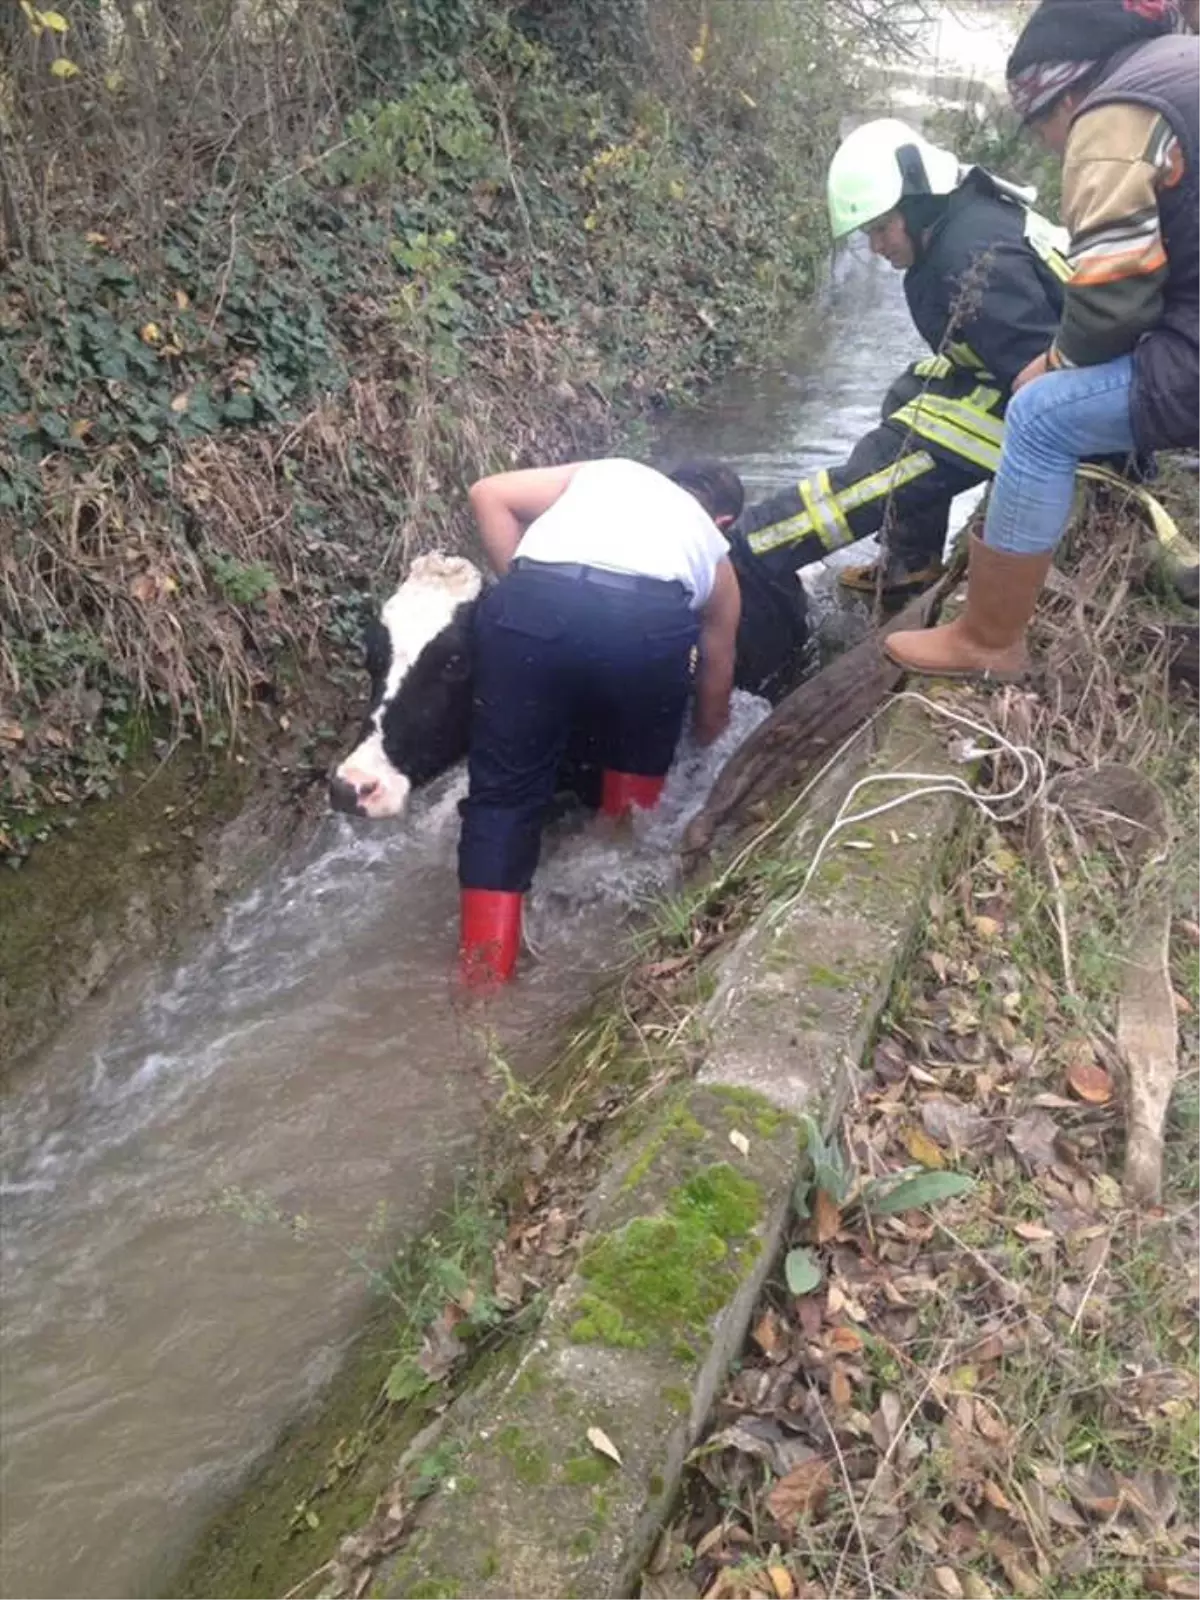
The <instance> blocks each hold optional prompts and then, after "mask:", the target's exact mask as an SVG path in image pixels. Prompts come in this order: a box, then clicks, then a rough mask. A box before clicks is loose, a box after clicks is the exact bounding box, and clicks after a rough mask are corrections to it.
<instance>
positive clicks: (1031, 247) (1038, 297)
mask: <svg viewBox="0 0 1200 1600" xmlns="http://www.w3.org/2000/svg"><path fill="white" fill-rule="evenodd" d="M828 190H829V215H830V221H831V224H832V229H833V234H834V237H835V239H843V238H845V237H846V236H847V235H848V234H850V233H853V232H854V231H855V229H861V230H863V231H864V232H865V233H866V235H867V238H868V239H869V241H870V245H871V249H872V250H873V251H874V253H875V254H876V255H879V256H883V257H884V258H885V260H887V261H888V262H889V263H890V265H891V266H893V267H895V268H896V269H897V270H899V271H903V273H904V292H905V296H906V298H907V300H908V307H909V311H910V312H911V314H912V318H913V321H914V323H915V324H916V326H917V330H918V332H919V333H920V334H921V337H922V338H923V339H924V340H925V342H926V344H928V345H929V347H930V350H931V352H932V354H930V355H928V356H926V357H925V358H924V359H923V360H920V361H915V362H914V363H913V364H912V365H911V366H910V367H909V368H908V369H907V370H906V371H905V372H904V373H902V374H901V376H900V377H899V378H898V379H897V380H896V381H895V383H893V385H892V387H891V388H890V389H889V391H888V393H887V397H886V399H885V400H884V403H883V408H882V413H881V420H880V423H879V426H878V427H876V428H873V429H872V430H871V432H870V433H868V434H866V435H865V436H864V437H863V438H862V439H860V440H859V442H858V444H857V445H856V446H855V448H854V450H853V451H852V452H851V454H850V456H849V459H848V460H846V461H844V462H843V463H842V464H841V465H840V466H836V467H831V468H830V469H829V470H828V471H824V472H819V473H817V474H816V476H815V477H812V478H805V479H802V480H801V481H800V482H799V483H798V484H796V486H795V487H794V488H791V489H787V490H784V491H782V492H781V493H779V494H777V495H773V496H771V497H770V498H769V499H767V500H764V501H761V502H759V503H758V504H757V505H754V506H751V507H749V508H748V509H747V511H746V512H745V514H744V515H743V517H742V518H741V520H740V522H739V524H738V531H739V533H742V534H744V535H745V537H746V539H747V540H748V543H749V547H750V549H751V551H752V552H753V553H754V555H755V556H756V557H757V558H758V560H759V561H760V562H761V563H764V564H765V565H766V566H767V567H768V568H769V569H771V570H772V571H773V572H774V573H776V574H786V575H787V576H788V577H793V575H794V574H795V573H796V572H798V571H799V569H800V568H801V567H805V566H807V565H809V563H811V562H814V561H820V560H822V559H823V558H824V557H825V556H827V555H828V554H829V553H830V551H831V550H835V549H837V548H838V547H839V546H842V545H847V544H851V543H853V542H854V541H855V540H857V539H864V538H866V537H867V536H868V535H869V534H873V533H877V532H879V530H880V528H881V527H884V524H885V516H886V519H887V525H886V530H885V550H884V555H883V558H882V559H883V561H884V571H883V578H882V589H883V592H885V593H888V592H893V593H902V592H904V591H905V590H916V589H920V588H924V587H925V586H926V585H928V584H929V583H932V582H933V581H934V579H936V578H937V576H938V575H939V573H940V571H941V556H942V550H943V548H944V546H945V542H946V532H947V524H948V519H949V514H950V502H951V500H952V499H953V498H954V496H955V495H957V494H961V493H962V491H963V490H964V489H969V488H971V487H973V486H974V485H975V484H978V483H982V482H983V481H984V480H986V479H988V478H990V477H991V476H992V475H993V474H994V473H995V471H996V468H997V466H998V464H999V460H1000V439H1001V433H1002V429H1003V417H1004V409H1005V406H1006V405H1007V403H1008V399H1009V395H1010V393H1011V389H1012V383H1013V379H1014V378H1015V377H1016V376H1017V374H1018V373H1019V372H1020V371H1021V369H1022V367H1024V366H1025V365H1026V363H1027V362H1028V361H1030V360H1031V359H1032V357H1033V356H1035V355H1037V354H1039V353H1040V352H1041V351H1043V350H1045V348H1046V346H1047V345H1048V344H1049V342H1050V339H1051V338H1052V336H1053V333H1054V329H1055V328H1056V327H1057V326H1058V321H1059V316H1060V314H1061V311H1062V294H1063V281H1064V279H1065V278H1066V277H1067V276H1068V274H1069V268H1068V266H1067V263H1066V261H1065V259H1064V257H1063V256H1062V254H1061V253H1060V250H1059V246H1060V245H1065V243H1066V237H1065V235H1064V234H1062V233H1061V232H1060V230H1057V229H1055V228H1053V227H1051V225H1050V224H1049V223H1048V222H1046V221H1045V219H1043V218H1041V217H1039V216H1037V214H1036V213H1035V212H1033V211H1031V210H1029V208H1028V207H1029V203H1030V202H1031V201H1032V199H1033V198H1034V193H1033V191H1031V190H1022V189H1018V188H1016V187H1015V186H1013V185H1010V184H1006V183H1004V182H1003V181H1002V180H1000V179H997V178H995V177H993V176H992V175H991V174H990V173H988V172H986V171H984V170H983V169H982V168H980V167H971V168H969V169H964V168H963V167H962V166H961V165H960V163H959V161H958V158H957V156H955V155H954V154H953V153H952V152H951V151H949V150H943V149H941V148H939V146H937V145H935V144H931V143H930V142H929V141H928V140H927V139H925V138H923V137H922V136H921V134H919V133H918V132H916V130H915V129H913V128H911V127H909V126H908V125H907V123H904V122H900V121H897V120H896V119H894V118H891V117H885V118H883V119H881V120H878V121H874V122H868V123H865V124H864V125H863V126H862V127H860V128H857V129H855V131H854V132H853V133H851V134H850V135H849V137H848V138H846V139H845V140H844V141H843V142H842V144H841V145H840V146H839V148H838V150H837V151H836V153H835V154H834V157H833V161H832V163H831V165H830V168H829V179H828ZM842 582H843V583H845V584H847V585H848V586H850V587H852V588H857V589H865V590H867V591H869V592H873V591H874V589H875V585H876V572H875V567H874V564H872V565H870V566H867V567H858V568H849V569H847V570H846V571H845V572H844V573H843V574H842Z"/></svg>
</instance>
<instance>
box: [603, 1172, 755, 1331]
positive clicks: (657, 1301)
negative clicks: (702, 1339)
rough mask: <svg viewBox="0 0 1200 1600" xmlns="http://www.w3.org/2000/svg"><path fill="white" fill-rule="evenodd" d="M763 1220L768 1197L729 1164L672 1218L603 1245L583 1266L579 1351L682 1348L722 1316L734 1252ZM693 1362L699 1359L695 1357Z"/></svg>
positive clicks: (687, 1186)
mask: <svg viewBox="0 0 1200 1600" xmlns="http://www.w3.org/2000/svg"><path fill="white" fill-rule="evenodd" d="M761 1213H762V1192H761V1190H760V1189H759V1187H758V1185H757V1184H756V1183H755V1182H754V1181H753V1179H751V1178H747V1177H744V1176H743V1175H742V1174H741V1173H740V1172H737V1171H735V1170H734V1168H733V1167H731V1166H730V1165H729V1163H728V1162H725V1161H721V1162H718V1163H716V1165H714V1166H711V1167H705V1168H703V1169H702V1170H701V1171H699V1172H697V1173H695V1174H693V1176H692V1177H691V1178H689V1179H688V1181H687V1182H686V1183H684V1184H682V1185H680V1187H679V1188H678V1189H676V1190H674V1191H673V1193H672V1194H671V1195H670V1196H669V1198H668V1200H667V1205H666V1215H665V1216H657V1217H635V1218H634V1220H633V1221H632V1222H629V1223H627V1224H626V1225H625V1227H623V1228H620V1229H618V1230H617V1231H616V1232H615V1233H611V1234H607V1235H606V1236H605V1237H603V1238H601V1239H598V1240H597V1241H596V1242H595V1243H594V1244H593V1245H592V1246H591V1247H590V1249H589V1250H588V1251H587V1252H586V1253H585V1255H584V1257H583V1260H582V1261H581V1262H580V1267H579V1270H580V1273H581V1275H582V1276H583V1278H584V1279H585V1281H586V1282H587V1284H588V1286H589V1289H588V1292H587V1293H585V1294H584V1295H583V1296H582V1297H581V1298H580V1302H579V1310H580V1316H579V1317H578V1319H577V1320H576V1322H575V1323H574V1325H573V1326H572V1328H571V1337H572V1338H573V1339H575V1340H576V1341H577V1342H579V1343H603V1344H615V1345H618V1346H625V1347H630V1346H633V1347H636V1346H639V1345H643V1344H645V1343H647V1342H648V1341H649V1340H651V1339H661V1340H669V1341H673V1342H674V1343H676V1344H678V1342H679V1341H680V1340H681V1338H682V1336H683V1335H684V1334H686V1333H687V1332H688V1331H698V1330H699V1329H700V1328H702V1327H703V1325H704V1324H705V1323H706V1322H707V1320H708V1319H709V1318H710V1317H711V1316H712V1315H713V1314H714V1313H715V1312H716V1311H717V1310H719V1309H720V1307H721V1306H722V1304H723V1303H724V1301H725V1299H726V1296H727V1294H728V1292H729V1290H730V1288H731V1286H732V1284H733V1283H734V1282H735V1281H736V1278H737V1266H736V1263H735V1262H732V1261H731V1260H730V1259H729V1256H730V1251H729V1245H730V1243H731V1242H732V1241H734V1240H740V1239H744V1238H745V1237H746V1235H747V1234H749V1232H750V1230H751V1229H752V1228H753V1226H754V1224H755V1222H756V1221H757V1220H758V1218H759V1216H760V1215H761ZM688 1353H689V1356H691V1359H693V1360H694V1359H695V1358H694V1354H693V1353H692V1352H691V1351H690V1349H689V1352H688Z"/></svg>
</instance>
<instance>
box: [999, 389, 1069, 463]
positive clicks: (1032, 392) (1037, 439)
mask: <svg viewBox="0 0 1200 1600" xmlns="http://www.w3.org/2000/svg"><path fill="white" fill-rule="evenodd" d="M1050 387H1051V386H1050V385H1049V384H1046V383H1044V382H1038V381H1036V380H1035V381H1034V382H1033V383H1028V384H1026V385H1025V387H1024V388H1023V389H1018V390H1017V392H1016V394H1015V395H1013V397H1012V400H1011V401H1010V402H1009V407H1008V411H1007V413H1006V414H1005V418H1004V449H1005V452H1006V454H1012V453H1015V452H1018V451H1019V452H1020V453H1021V454H1023V455H1027V456H1032V457H1035V458H1037V459H1039V460H1047V459H1051V460H1057V459H1059V458H1062V457H1067V456H1069V455H1070V453H1071V452H1070V449H1069V448H1068V447H1065V441H1064V439H1063V437H1062V431H1061V429H1060V428H1059V427H1058V426H1056V424H1055V409H1056V408H1055V405H1054V402H1053V397H1052V396H1051V395H1050V393H1049V392H1048V391H1049V389H1050ZM1039 390H1040V391H1041V393H1039V392H1038V391H1039Z"/></svg>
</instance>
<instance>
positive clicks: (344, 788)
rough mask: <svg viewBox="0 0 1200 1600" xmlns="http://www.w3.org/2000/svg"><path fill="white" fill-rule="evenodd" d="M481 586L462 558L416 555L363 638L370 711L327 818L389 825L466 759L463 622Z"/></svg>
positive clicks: (467, 625)
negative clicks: (418, 792)
mask: <svg viewBox="0 0 1200 1600" xmlns="http://www.w3.org/2000/svg"><path fill="white" fill-rule="evenodd" d="M482 586H483V579H482V577H481V575H480V572H479V569H478V567H476V566H474V565H472V563H471V562H470V561H465V560H463V558H462V557H460V556H444V555H439V554H437V553H434V554H432V555H426V556H418V557H417V559H416V560H415V561H414V562H413V564H412V566H411V568H410V569H409V573H408V576H407V577H406V578H405V580H404V582H403V583H402V584H401V585H400V587H399V588H398V589H397V590H396V592H395V594H393V595H392V597H391V599H390V600H389V601H388V602H387V604H386V605H385V606H384V608H383V611H382V612H381V613H380V617H379V620H378V621H376V622H372V623H371V625H370V627H369V628H368V630H367V639H366V646H367V670H368V672H369V673H370V674H371V709H370V711H369V712H368V714H367V720H366V722H365V724H364V725H363V731H362V739H361V741H360V743H359V745H358V747H357V749H355V750H353V751H352V752H351V753H350V754H349V755H348V756H347V757H346V759H345V760H344V761H343V762H342V763H341V765H340V766H339V767H338V769H337V771H336V772H335V773H334V775H333V777H332V779H331V780H330V784H329V801H330V804H331V805H332V806H333V808H334V810H335V811H347V812H349V813H350V814H351V815H354V816H360V817H397V816H399V815H400V813H401V812H402V811H403V810H404V807H405V806H406V804H407V803H408V796H409V793H410V792H411V790H412V789H414V788H416V787H418V786H419V785H421V784H423V783H429V782H430V781H431V780H432V779H433V778H436V777H437V776H438V775H439V773H442V772H445V771H446V770H447V769H448V768H450V767H452V766H453V765H454V763H455V762H456V761H458V760H461V758H462V757H463V756H464V755H465V754H466V751H467V732H468V723H469V719H470V712H471V619H472V614H473V612H474V607H475V601H476V599H477V598H478V596H479V591H480V589H481V588H482Z"/></svg>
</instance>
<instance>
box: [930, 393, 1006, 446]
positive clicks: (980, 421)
mask: <svg viewBox="0 0 1200 1600" xmlns="http://www.w3.org/2000/svg"><path fill="white" fill-rule="evenodd" d="M999 398H1000V394H999V391H998V390H996V389H984V388H982V387H980V388H976V389H974V390H972V392H971V393H970V394H969V395H967V397H966V398H965V399H963V400H950V399H947V398H946V396H945V395H938V394H931V395H925V396H924V397H923V399H922V409H923V410H927V411H930V412H931V413H932V414H933V415H934V416H937V417H942V418H944V419H945V421H947V422H949V423H952V424H953V425H954V426H955V427H956V428H963V429H964V430H965V431H966V432H967V433H973V434H975V435H977V437H979V438H980V439H985V440H987V442H988V443H989V444H999V443H1000V442H1001V440H1002V439H1003V438H1004V423H1003V421H1002V420H1001V418H999V417H996V416H993V415H992V409H991V406H990V405H989V404H988V401H989V399H991V400H999Z"/></svg>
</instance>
